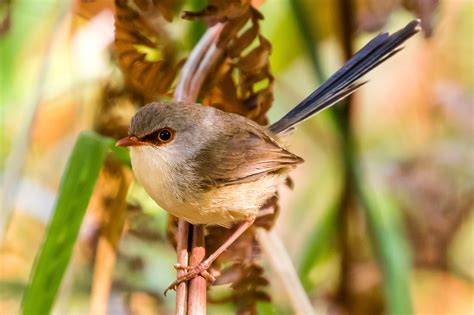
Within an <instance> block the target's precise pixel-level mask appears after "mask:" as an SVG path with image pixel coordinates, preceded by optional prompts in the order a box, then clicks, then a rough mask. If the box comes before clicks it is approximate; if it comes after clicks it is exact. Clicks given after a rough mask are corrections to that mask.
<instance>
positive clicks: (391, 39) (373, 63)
mask: <svg viewBox="0 0 474 315" xmlns="http://www.w3.org/2000/svg"><path fill="white" fill-rule="evenodd" d="M419 24H420V20H418V19H417V20H413V21H411V22H410V23H408V24H407V26H405V27H404V28H403V29H401V30H399V31H398V32H396V33H393V34H392V35H389V34H388V33H382V34H380V35H378V36H377V37H375V38H374V39H372V40H371V41H370V42H369V43H368V44H367V45H365V46H364V47H363V48H362V49H361V50H359V51H358V52H357V53H356V54H355V55H354V56H353V57H352V58H351V59H350V60H349V61H347V62H346V64H345V65H344V66H342V68H341V69H339V70H338V71H337V72H336V73H334V74H333V75H332V76H331V77H330V78H329V79H328V80H327V81H326V82H324V83H323V84H322V85H321V86H319V87H318V88H317V89H316V90H315V91H314V92H313V93H311V94H310V95H309V96H307V97H306V98H305V99H304V100H303V101H302V102H301V103H299V104H298V105H297V106H296V107H295V108H293V109H292V110H291V111H290V112H288V114H286V115H285V116H283V118H281V119H280V120H279V121H277V122H276V123H274V124H273V125H271V126H270V130H271V131H273V132H274V133H279V132H283V131H285V130H288V129H289V128H291V127H293V126H294V125H296V124H297V123H299V122H302V121H303V120H305V119H307V118H309V117H311V116H312V115H314V114H316V113H318V112H320V111H322V110H323V109H325V108H328V107H329V106H331V105H333V104H334V103H336V102H337V101H340V100H341V99H343V98H345V97H346V96H348V95H350V94H352V93H353V92H354V91H355V90H356V89H357V88H359V87H360V86H361V85H363V84H365V83H366V82H356V81H357V80H359V79H360V78H361V77H362V76H363V75H365V74H366V73H367V72H369V71H370V70H372V69H374V68H375V67H377V66H378V65H379V64H381V63H382V62H384V61H385V60H387V59H389V58H390V57H392V56H393V55H395V54H396V53H397V52H399V51H400V50H402V49H403V47H400V45H401V44H403V42H405V41H406V40H407V39H409V38H410V37H412V36H413V35H414V34H416V33H417V32H418V31H419V30H420V27H419Z"/></svg>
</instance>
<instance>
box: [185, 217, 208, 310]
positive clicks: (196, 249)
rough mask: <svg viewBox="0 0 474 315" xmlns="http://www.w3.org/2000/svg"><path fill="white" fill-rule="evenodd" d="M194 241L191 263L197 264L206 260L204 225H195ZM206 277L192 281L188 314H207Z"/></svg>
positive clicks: (192, 264) (191, 264)
mask: <svg viewBox="0 0 474 315" xmlns="http://www.w3.org/2000/svg"><path fill="white" fill-rule="evenodd" d="M192 230H193V243H192V251H191V257H190V258H189V265H190V266H196V265H198V264H199V263H200V262H201V261H203V260H204V258H205V256H206V249H205V247H204V226H203V225H194V226H193V228H192ZM206 286H207V283H206V279H204V278H203V277H196V278H194V279H192V280H191V281H190V284H189V296H188V314H199V315H204V314H206V294H207V290H206Z"/></svg>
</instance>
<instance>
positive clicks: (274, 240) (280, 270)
mask: <svg viewBox="0 0 474 315" xmlns="http://www.w3.org/2000/svg"><path fill="white" fill-rule="evenodd" d="M256 235H257V239H258V242H259V244H260V246H261V247H262V249H263V252H264V253H265V256H266V257H267V259H268V262H269V263H270V265H271V266H272V268H273V270H274V271H275V273H276V274H277V275H278V278H279V279H280V280H281V282H282V284H283V287H284V288H285V290H286V294H287V296H288V297H289V299H290V302H291V305H292V307H293V311H294V314H297V315H311V314H314V310H313V306H312V305H311V301H310V300H309V298H308V296H307V295H306V292H305V291H304V289H303V286H302V285H301V281H300V280H299V278H298V275H297V273H296V270H295V268H294V266H293V262H292V261H291V258H290V256H288V252H287V251H286V249H285V246H284V245H283V242H282V241H281V238H280V237H279V236H278V234H277V233H276V231H275V230H270V231H267V230H265V229H262V228H259V229H257V232H256Z"/></svg>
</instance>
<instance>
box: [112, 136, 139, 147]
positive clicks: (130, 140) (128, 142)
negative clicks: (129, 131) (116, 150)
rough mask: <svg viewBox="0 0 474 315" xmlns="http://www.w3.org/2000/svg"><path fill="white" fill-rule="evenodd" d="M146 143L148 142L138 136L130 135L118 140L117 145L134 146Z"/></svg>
mask: <svg viewBox="0 0 474 315" xmlns="http://www.w3.org/2000/svg"><path fill="white" fill-rule="evenodd" d="M144 144H146V142H143V141H140V139H138V138H137V137H135V136H128V137H125V138H122V139H120V140H119V141H117V143H116V144H115V146H117V147H134V146H138V145H144Z"/></svg>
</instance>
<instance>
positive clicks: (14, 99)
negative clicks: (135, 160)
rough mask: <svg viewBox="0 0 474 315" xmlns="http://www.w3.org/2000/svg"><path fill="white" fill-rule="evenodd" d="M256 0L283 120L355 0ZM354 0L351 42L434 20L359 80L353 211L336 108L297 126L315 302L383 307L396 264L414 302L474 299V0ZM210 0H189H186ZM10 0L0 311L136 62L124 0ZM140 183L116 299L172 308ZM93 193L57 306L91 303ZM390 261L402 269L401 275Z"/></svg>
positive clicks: (332, 61) (158, 223) (327, 310)
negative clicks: (121, 61) (122, 17)
mask: <svg viewBox="0 0 474 315" xmlns="http://www.w3.org/2000/svg"><path fill="white" fill-rule="evenodd" d="M257 2H258V5H259V9H260V10H261V12H262V14H263V15H264V17H265V19H264V20H263V21H261V22H260V25H261V32H262V34H263V35H264V36H266V38H267V39H268V40H269V42H270V43H271V44H272V47H273V48H272V54H271V57H270V61H271V69H272V73H273V76H274V77H275V86H274V91H275V100H274V103H273V106H272V108H271V109H270V111H269V119H270V121H275V120H276V119H277V118H278V117H280V116H281V115H283V114H284V113H285V112H286V111H288V110H289V109H290V108H291V107H292V106H294V104H296V103H297V102H298V101H300V100H301V99H303V98H304V96H306V95H307V94H309V93H310V92H311V91H312V90H313V89H314V88H315V87H316V86H317V85H318V84H320V79H321V77H322V76H326V77H327V76H328V75H329V74H331V73H333V72H334V71H335V70H337V68H338V67H339V66H340V65H341V64H342V62H343V60H344V53H343V49H342V48H341V46H342V45H341V25H343V23H342V22H341V21H340V16H341V15H340V14H339V11H338V10H340V7H339V4H340V3H341V1H330V0H318V1H309V0H300V1H297V0H292V1H290V0H266V1H263V2H262V1H257ZM260 2H261V3H260ZM342 2H344V1H342ZM351 3H352V8H351V9H352V10H353V12H352V16H353V18H354V21H355V25H356V26H355V32H354V34H353V45H354V47H355V48H360V47H361V46H362V45H363V44H364V43H366V42H367V41H368V40H370V38H372V37H373V36H375V35H376V34H377V33H378V32H380V31H390V32H392V31H395V30H397V29H399V28H400V27H402V26H404V25H405V24H406V23H407V22H408V21H409V20H411V19H413V18H414V17H415V16H420V17H421V18H422V19H423V21H424V23H425V24H424V26H425V27H427V28H425V32H424V33H420V34H418V35H416V36H415V37H414V38H412V39H410V40H409V41H408V42H407V43H406V45H405V46H406V48H405V49H404V50H403V51H402V52H400V53H399V54H397V55H396V56H395V57H394V58H392V59H391V60H390V61H388V62H386V63H385V64H383V65H382V66H380V67H379V68H378V69H376V70H375V71H373V72H372V73H370V74H369V75H368V76H367V77H368V79H369V80H370V82H369V83H368V84H366V85H365V86H363V87H362V88H361V89H360V90H359V91H358V92H357V93H355V96H354V97H353V100H352V105H351V106H352V110H351V116H350V118H349V119H350V123H351V126H352V137H353V138H354V139H355V142H356V145H355V146H356V148H357V154H356V158H357V160H358V165H359V171H360V172H361V174H363V175H361V181H360V182H358V184H357V185H356V186H357V189H360V190H362V191H363V192H364V194H363V195H364V196H365V197H366V198H364V200H362V201H361V200H358V199H357V198H356V197H354V198H351V200H350V201H349V202H348V203H346V205H349V206H348V207H346V209H345V210H344V211H345V214H344V215H343V216H342V218H341V213H340V206H341V195H342V194H343V192H342V190H343V187H344V181H345V178H344V172H343V171H341V170H343V169H344V163H345V161H344V159H345V157H344V148H341V139H340V138H339V137H340V136H341V135H340V134H339V133H338V130H337V129H338V127H337V123H336V122H335V120H334V116H333V115H332V114H331V112H330V111H325V112H323V113H322V114H320V115H319V116H318V117H317V118H313V119H311V120H309V121H307V122H305V123H304V124H302V125H301V126H300V127H299V128H298V129H297V131H296V132H295V133H294V135H293V137H292V138H291V139H292V140H291V141H292V144H291V147H292V150H293V152H295V153H296V154H298V155H300V156H302V157H304V159H305V160H306V163H305V164H303V165H302V166H300V167H299V168H298V169H297V170H296V171H295V172H294V173H293V176H292V178H293V181H294V188H293V189H292V190H290V189H288V188H282V190H281V198H280V199H281V201H280V205H281V211H280V216H279V218H278V219H277V221H276V226H275V229H276V230H277V231H278V233H279V235H280V236H281V238H282V239H283V242H284V244H285V245H286V248H287V249H288V251H289V253H290V256H291V258H292V260H293V263H294V265H295V267H296V269H297V271H298V272H299V275H300V279H301V281H302V283H303V285H304V287H305V289H306V291H307V292H308V294H309V296H310V298H311V300H312V301H313V303H314V305H315V307H316V310H317V311H318V312H321V313H323V314H382V313H386V312H387V309H390V307H387V296H389V295H390V294H392V295H396V294H397V292H390V288H393V286H387V281H388V282H392V283H393V282H394V281H395V282H396V281H397V280H400V279H402V280H403V279H405V278H406V280H407V283H408V284H409V285H408V287H406V288H405V287H398V289H400V290H405V289H406V290H408V295H409V296H410V297H411V303H412V307H413V310H414V313H415V314H474V285H473V281H474V268H473V266H474V232H473V231H474V216H473V215H472V209H473V201H474V200H473V196H474V194H473V193H474V181H473V180H474V169H473V165H474V164H473V162H474V155H473V153H474V147H473V140H472V139H473V133H474V121H473V119H474V116H473V105H474V98H473V91H474V89H473V88H474V44H473V40H472V38H473V31H474V22H473V21H474V2H473V1H470V0H440V1H395V0H390V1H373V0H357V1H352V2H351ZM204 5H205V1H184V8H187V9H190V8H200V7H203V6H204ZM0 14H1V16H0V99H1V102H0V115H1V116H0V117H1V121H0V124H1V130H2V132H1V134H0V144H1V146H0V166H1V176H2V179H3V186H2V209H1V213H0V215H1V218H2V220H1V222H2V226H1V227H0V229H1V230H0V233H1V235H0V236H1V246H0V313H2V314H16V313H18V312H19V309H20V305H21V298H22V294H23V292H24V290H25V288H26V286H27V284H28V281H29V277H30V272H31V268H32V265H33V262H34V259H35V257H36V255H37V253H38V250H39V249H40V245H41V243H42V240H43V236H44V233H45V228H46V226H47V224H48V222H49V219H50V218H51V215H52V210H53V208H54V202H55V198H56V195H57V189H58V185H59V183H60V179H61V175H62V173H63V170H64V167H65V164H66V161H67V159H68V157H69V155H70V152H71V149H72V147H73V144H74V142H75V139H76V137H77V135H78V134H79V132H80V131H82V130H90V129H92V128H93V126H94V124H96V123H97V121H96V120H97V110H98V107H99V105H98V104H99V103H100V102H102V101H103V97H104V94H105V95H108V96H109V97H110V94H107V93H105V92H104V91H105V90H107V89H108V90H109V91H110V90H113V89H115V88H116V87H117V86H120V84H123V82H122V81H123V80H122V79H121V73H120V71H119V68H118V66H117V62H116V61H115V59H114V55H113V49H112V47H113V41H114V3H113V1H108V0H97V1H94V0H89V1H80V0H75V1H62V0H61V1H53V0H47V1H46V0H17V1H15V0H12V1H11V2H10V1H3V2H1V3H0ZM200 27H202V25H198V26H196V23H195V22H188V21H182V20H180V19H179V18H178V19H175V21H174V22H173V26H172V27H171V28H170V29H169V31H170V34H171V37H172V38H173V39H176V40H178V41H179V43H180V45H179V47H178V51H179V54H181V55H183V56H185V55H186V54H187V52H189V50H190V49H191V48H192V47H193V45H194V43H195V41H196V32H199V28H200ZM315 61H316V62H315ZM318 64H319V65H318ZM116 100H117V101H122V99H121V98H119V97H117V98H116ZM126 101H127V102H130V99H127V100H126ZM124 102H125V101H124ZM127 104H128V103H127ZM127 104H125V105H124V106H122V107H121V110H122V112H120V113H118V114H117V113H113V114H114V115H115V116H113V115H112V114H111V116H110V117H108V116H107V117H105V118H103V119H110V120H113V119H116V116H117V115H118V116H119V117H120V118H121V119H122V120H123V124H125V125H126V123H127V121H128V119H129V117H130V116H131V115H132V114H133V112H134V110H135V109H134V107H133V105H129V104H128V105H127ZM342 143H343V142H342ZM99 185H107V180H106V179H102V180H99ZM127 198H128V200H129V202H130V204H133V205H136V206H137V207H139V208H140V209H142V212H143V213H144V214H145V215H146V216H145V217H144V219H143V218H142V220H141V221H140V218H135V219H136V220H135V221H133V222H134V223H133V227H129V228H128V230H127V231H128V232H126V233H124V235H123V237H122V240H121V242H120V246H119V253H118V257H117V264H116V268H115V271H114V280H113V287H112V294H111V297H110V299H109V301H108V306H109V312H110V313H111V314H126V313H132V314H152V313H156V312H158V311H157V310H160V311H161V312H162V313H169V312H171V310H172V309H173V305H174V300H173V296H171V297H168V298H164V297H163V296H162V295H161V292H162V291H163V289H164V288H166V286H167V285H168V284H169V283H170V282H171V281H172V280H173V279H174V276H175V272H174V269H173V267H172V266H173V263H174V261H175V253H174V250H173V248H172V246H171V245H170V244H169V243H168V242H167V241H166V240H165V239H166V222H167V217H166V214H165V212H164V211H162V210H161V209H159V207H158V206H157V205H156V204H155V203H154V202H153V201H152V200H150V199H149V198H148V197H147V196H146V194H145V193H144V191H143V189H142V188H141V187H140V186H139V185H138V184H136V183H134V184H133V185H132V188H131V189H130V191H129V194H128V197H127ZM95 205H97V202H94V200H93V201H92V202H91V204H90V206H89V209H88V212H87V214H86V217H85V219H84V222H83V224H82V228H81V232H80V236H79V240H78V242H77V245H76V248H75V250H74V255H73V258H72V261H71V263H70V265H69V267H68V270H67V272H66V275H65V278H64V280H63V284H62V286H61V290H60V294H59V296H58V298H57V300H56V302H55V308H54V310H55V311H54V312H55V313H57V314H84V313H87V312H88V308H89V303H90V290H91V281H92V272H93V266H94V257H95V256H94V255H95V246H96V245H95V244H96V240H97V233H98V232H97V230H98V221H99V220H98V218H97V216H98V214H97V211H96V210H95V208H94V207H95ZM365 206H367V207H365ZM365 208H368V209H372V210H367V209H365ZM364 209H365V210H364ZM371 211H372V212H371ZM380 251H382V252H383V253H380ZM262 264H263V266H264V267H265V270H266V273H267V278H268V279H270V286H269V288H268V291H269V292H270V295H271V296H272V300H273V302H272V303H271V305H270V306H268V305H266V306H265V305H263V306H259V311H260V312H261V313H272V312H276V313H280V314H290V313H291V312H292V311H291V308H290V306H289V302H288V299H287V298H286V296H285V291H284V290H283V288H282V285H281V282H279V281H278V277H276V276H273V273H272V269H271V267H269V266H268V263H267V262H266V259H265V257H262ZM386 269H391V270H395V271H396V273H391V274H390V275H391V276H395V278H396V279H387V278H386V275H387V273H386V272H385V270H386ZM395 300H396V298H395ZM402 303H403V302H402ZM209 312H210V313H215V314H221V313H225V312H229V313H231V312H232V307H231V306H229V305H224V306H210V307H209Z"/></svg>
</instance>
